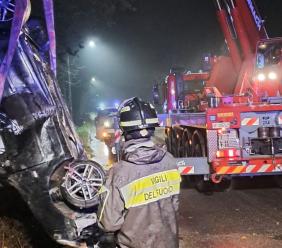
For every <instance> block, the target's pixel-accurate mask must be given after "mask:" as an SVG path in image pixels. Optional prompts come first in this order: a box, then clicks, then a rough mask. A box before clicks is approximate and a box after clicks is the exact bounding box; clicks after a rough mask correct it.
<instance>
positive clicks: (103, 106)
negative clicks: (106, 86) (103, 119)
mask: <svg viewBox="0 0 282 248" xmlns="http://www.w3.org/2000/svg"><path fill="white" fill-rule="evenodd" d="M99 109H101V110H104V109H105V104H104V103H102V102H101V103H100V104H99Z"/></svg>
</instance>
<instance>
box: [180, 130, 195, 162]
mask: <svg viewBox="0 0 282 248" xmlns="http://www.w3.org/2000/svg"><path fill="white" fill-rule="evenodd" d="M191 143H192V135H191V133H190V132H189V131H188V130H185V131H184V132H183V135H182V137H181V148H180V157H191V155H192V146H191Z"/></svg>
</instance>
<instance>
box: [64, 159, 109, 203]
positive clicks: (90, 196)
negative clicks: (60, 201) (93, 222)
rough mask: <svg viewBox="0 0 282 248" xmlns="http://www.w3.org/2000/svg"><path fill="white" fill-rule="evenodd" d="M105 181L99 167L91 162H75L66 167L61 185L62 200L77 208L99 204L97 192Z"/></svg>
mask: <svg viewBox="0 0 282 248" xmlns="http://www.w3.org/2000/svg"><path fill="white" fill-rule="evenodd" d="M104 180H105V173H104V171H103V169H102V168H101V166H100V165H99V164H97V163H95V162H93V161H75V162H73V163H71V164H70V165H69V166H68V167H67V172H66V174H65V176H64V178H63V182H62V183H61V192H62V196H63V198H64V200H65V201H66V202H67V203H70V204H71V205H73V206H75V207H78V208H91V207H94V206H96V205H98V204H99V195H98V192H99V190H100V189H101V187H102V185H103V183H104Z"/></svg>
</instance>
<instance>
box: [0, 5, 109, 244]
mask: <svg viewBox="0 0 282 248" xmlns="http://www.w3.org/2000/svg"><path fill="white" fill-rule="evenodd" d="M48 2H49V3H50V2H51V1H49V0H44V3H45V4H48ZM17 4H22V5H23V6H24V4H27V8H25V10H24V11H25V12H27V11H26V10H27V9H28V7H29V6H30V3H29V1H27V0H15V1H13V0H6V1H0V13H1V18H0V19H1V20H0V32H1V35H0V37H1V38H0V61H1V62H0V64H1V69H3V63H2V62H3V61H4V62H5V58H6V57H7V56H12V62H11V65H10V66H9V68H7V69H6V70H7V71H6V75H4V77H5V80H4V82H3V83H4V91H3V95H2V99H1V103H0V135H1V139H2V141H3V142H2V143H3V147H2V150H1V155H0V182H1V184H3V185H4V187H5V186H6V187H13V188H14V189H15V190H16V191H17V192H18V193H19V194H20V196H21V197H22V199H23V200H24V202H25V203H26V204H27V205H28V207H29V208H30V210H31V211H32V213H33V214H34V216H35V217H36V218H37V219H38V220H39V222H40V223H41V224H42V226H43V227H44V229H45V230H46V231H47V233H48V234H49V235H50V236H51V237H52V238H53V239H55V240H56V241H57V242H59V243H62V244H68V245H73V246H76V245H78V244H79V243H80V242H81V241H83V240H85V239H88V238H89V237H90V236H92V234H93V232H95V231H96V230H95V228H93V227H94V226H95V223H96V215H95V210H96V206H97V204H98V191H99V190H100V187H101V186H102V184H103V181H104V172H103V170H102V169H101V167H100V166H99V165H98V164H97V163H95V162H92V161H89V160H87V157H86V155H85V152H84V150H83V147H82V145H81V143H80V141H79V139H78V136H77V134H76V132H75V129H74V126H73V123H72V120H71V118H70V115H69V112H68V109H67V107H66V105H65V103H64V100H63V98H62V95H61V92H60V89H59V87H58V85H57V82H56V79H55V76H54V72H53V71H52V70H51V69H50V66H49V65H50V63H49V62H48V61H49V59H48V56H49V55H48V54H46V44H47V46H48V42H49V41H48V40H46V42H45V44H44V42H43V43H41V44H38V43H36V40H41V41H42V39H39V38H40V37H36V35H42V32H39V33H35V32H30V29H29V25H28V23H25V24H24V25H23V26H22V28H21V30H20V32H18V37H16V38H18V41H17V43H15V44H16V49H15V50H14V52H13V54H9V45H10V44H11V42H12V39H13V38H11V37H12V35H13V34H15V32H16V31H15V30H13V28H12V27H11V26H12V22H14V23H16V21H14V19H16V18H17V15H16V14H15V15H14V16H13V14H14V13H18V14H19V13H20V10H19V9H18V10H15V9H16V5H17ZM8 12H9V13H8ZM25 18H26V17H25ZM17 21H22V20H17ZM14 23H13V25H14ZM47 27H48V25H47ZM43 33H44V32H43ZM44 51H45V55H46V56H44ZM46 58H47V59H46ZM2 72H3V70H2V71H1V73H2ZM1 77H3V75H1ZM93 212H94V214H93Z"/></svg>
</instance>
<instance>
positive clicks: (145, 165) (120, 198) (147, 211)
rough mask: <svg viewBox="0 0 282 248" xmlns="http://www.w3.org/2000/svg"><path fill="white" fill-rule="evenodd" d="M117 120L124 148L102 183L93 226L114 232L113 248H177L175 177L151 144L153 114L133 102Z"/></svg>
mask: <svg viewBox="0 0 282 248" xmlns="http://www.w3.org/2000/svg"><path fill="white" fill-rule="evenodd" d="M119 116H120V128H121V130H122V132H123V135H124V138H125V143H124V145H123V148H122V150H123V151H122V159H121V161H120V162H118V163H117V164H115V165H114V166H113V167H112V168H111V169H110V171H109V174H108V177H107V180H106V183H105V192H104V193H103V194H102V202H101V205H100V207H99V220H100V222H99V225H100V227H101V228H102V229H103V231H104V232H106V233H108V234H109V233H115V237H116V241H117V247H119V248H127V247H131V248H177V247H178V246H179V245H178V226H177V212H178V202H179V191H180V174H179V172H178V170H177V168H176V164H175V161H174V159H173V157H172V155H171V154H169V153H168V152H167V151H166V150H165V149H164V148H161V147H159V146H157V145H156V144H154V143H153V141H152V140H151V137H152V135H153V134H154V130H155V127H157V126H158V125H159V124H158V118H157V115H156V111H155V109H154V107H153V105H151V104H150V103H147V102H144V101H142V100H141V99H139V98H137V97H134V98H131V99H128V100H126V101H124V103H123V104H122V105H121V107H120V109H119Z"/></svg>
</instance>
